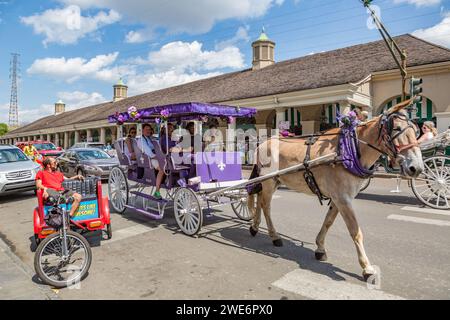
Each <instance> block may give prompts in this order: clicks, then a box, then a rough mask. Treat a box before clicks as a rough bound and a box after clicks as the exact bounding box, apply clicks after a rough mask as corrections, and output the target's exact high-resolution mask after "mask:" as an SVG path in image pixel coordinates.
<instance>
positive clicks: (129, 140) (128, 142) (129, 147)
mask: <svg viewBox="0 0 450 320" xmlns="http://www.w3.org/2000/svg"><path fill="white" fill-rule="evenodd" d="M136 133H137V131H136V128H135V127H131V128H130V130H129V131H128V135H127V137H126V139H125V148H124V152H125V154H126V155H127V156H128V157H129V158H130V159H131V161H132V162H135V161H136V153H135V151H134V148H133V140H135V139H136Z"/></svg>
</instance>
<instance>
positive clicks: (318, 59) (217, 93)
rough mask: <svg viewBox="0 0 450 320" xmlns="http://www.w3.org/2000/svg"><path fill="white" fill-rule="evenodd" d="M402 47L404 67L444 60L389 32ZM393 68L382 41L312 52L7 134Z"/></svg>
mask: <svg viewBox="0 0 450 320" xmlns="http://www.w3.org/2000/svg"><path fill="white" fill-rule="evenodd" d="M395 40H396V41H397V43H398V44H399V46H400V47H401V48H405V49H407V53H408V66H410V67H412V66H418V65H426V64H431V63H439V62H445V61H450V50H449V49H447V48H444V47H441V46H438V45H435V44H432V43H429V42H427V41H424V40H421V39H419V38H416V37H414V36H412V35H409V34H406V35H401V36H398V37H395ZM393 69H397V65H396V64H395V62H394V60H393V59H392V56H391V54H390V53H389V51H388V50H387V48H386V45H385V43H384V42H383V41H375V42H370V43H365V44H360V45H355V46H351V47H347V48H342V49H337V50H332V51H328V52H323V53H317V54H313V55H309V56H304V57H300V58H296V59H292V60H287V61H282V62H278V63H275V64H274V65H271V66H269V67H266V68H263V69H261V70H255V71H253V70H251V69H246V70H242V71H238V72H232V73H227V74H223V75H220V76H216V77H213V78H208V79H203V80H198V81H194V82H190V83H186V84H183V85H178V86H175V87H170V88H166V89H162V90H157V91H153V92H149V93H145V94H141V95H137V96H133V97H129V98H127V99H124V100H121V101H118V102H115V103H113V102H106V103H102V104H98V105H94V106H89V107H86V108H82V109H77V110H73V111H67V112H64V113H62V114H59V115H51V116H48V117H45V118H42V119H39V120H37V121H35V122H33V123H30V124H28V125H26V126H23V127H21V128H18V129H16V130H14V131H11V132H10V133H9V134H8V135H10V134H12V135H14V134H16V133H24V132H30V133H32V132H34V131H36V130H40V129H46V128H52V127H59V126H64V125H70V124H77V123H83V122H89V121H95V120H106V119H107V117H108V116H109V115H111V114H113V113H115V112H116V111H119V112H124V111H126V110H127V108H128V107H129V106H132V105H134V106H136V107H137V108H138V109H140V108H146V107H152V106H156V105H164V104H172V103H181V102H189V101H195V102H209V103H217V102H223V101H230V100H238V99H245V98H253V97H260V96H267V95H273V94H281V93H286V92H293V91H300V90H307V89H315V88H322V87H328V86H334V85H340V84H347V83H352V82H358V81H360V80H362V79H364V78H365V77H367V76H368V75H370V74H372V73H374V72H378V71H387V70H393Z"/></svg>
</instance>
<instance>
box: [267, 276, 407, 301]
mask: <svg viewBox="0 0 450 320" xmlns="http://www.w3.org/2000/svg"><path fill="white" fill-rule="evenodd" d="M381 279H382V278H381ZM272 285H273V286H275V287H277V288H280V289H282V290H285V291H289V292H293V293H295V294H298V295H301V296H303V297H306V298H309V299H314V300H404V298H402V297H399V296H396V295H392V294H389V293H386V292H384V291H381V290H375V289H373V290H371V289H368V288H367V287H366V286H365V285H364V283H362V285H358V284H353V283H350V282H347V281H336V280H334V279H332V278H330V277H328V276H326V275H322V274H319V273H315V272H312V271H309V270H304V269H297V270H294V271H291V272H289V273H287V274H286V275H284V276H283V277H282V278H281V279H279V280H277V281H275V282H274V283H272ZM380 285H382V283H380Z"/></svg>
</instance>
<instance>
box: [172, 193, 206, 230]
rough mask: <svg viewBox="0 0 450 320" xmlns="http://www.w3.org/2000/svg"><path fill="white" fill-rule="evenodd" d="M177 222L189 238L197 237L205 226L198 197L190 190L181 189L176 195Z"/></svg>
mask: <svg viewBox="0 0 450 320" xmlns="http://www.w3.org/2000/svg"><path fill="white" fill-rule="evenodd" d="M173 208H174V213H175V220H176V221H177V224H178V226H179V227H180V229H181V231H183V233H184V234H186V235H188V236H193V235H196V234H197V233H198V232H199V231H200V229H201V228H202V225H203V212H202V207H201V206H200V202H199V201H198V198H197V195H196V194H195V193H194V191H192V190H191V189H188V188H179V189H178V190H177V191H176V192H175V195H174V204H173Z"/></svg>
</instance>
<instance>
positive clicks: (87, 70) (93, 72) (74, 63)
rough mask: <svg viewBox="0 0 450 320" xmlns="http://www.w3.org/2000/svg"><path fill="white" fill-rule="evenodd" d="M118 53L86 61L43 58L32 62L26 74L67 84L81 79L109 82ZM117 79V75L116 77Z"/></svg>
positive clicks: (82, 59)
mask: <svg viewBox="0 0 450 320" xmlns="http://www.w3.org/2000/svg"><path fill="white" fill-rule="evenodd" d="M118 55H119V53H118V52H114V53H111V54H107V55H98V56H96V57H95V58H92V59H90V60H86V59H84V58H80V57H77V58H68V59H66V58H65V57H62V58H44V59H37V60H35V61H34V62H33V64H32V65H31V67H30V68H28V70H27V72H28V73H29V74H39V75H45V76H49V77H53V78H59V79H64V80H66V81H67V82H73V81H76V80H78V79H80V78H82V77H89V78H94V79H100V80H105V79H108V80H109V78H108V77H109V76H110V73H111V72H110V69H108V68H106V67H108V66H111V65H112V64H113V63H114V62H115V61H116V59H117V56H118ZM116 78H117V75H116Z"/></svg>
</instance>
